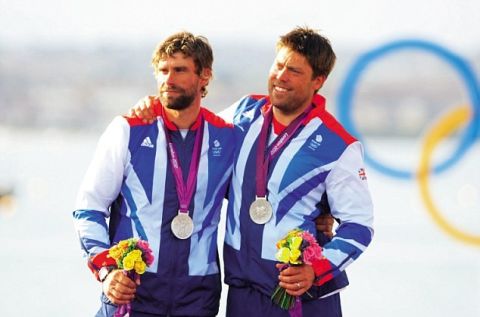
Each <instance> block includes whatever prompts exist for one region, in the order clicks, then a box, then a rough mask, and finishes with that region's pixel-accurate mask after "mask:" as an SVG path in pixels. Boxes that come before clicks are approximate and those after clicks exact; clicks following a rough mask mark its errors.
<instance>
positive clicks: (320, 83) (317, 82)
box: [313, 75, 327, 91]
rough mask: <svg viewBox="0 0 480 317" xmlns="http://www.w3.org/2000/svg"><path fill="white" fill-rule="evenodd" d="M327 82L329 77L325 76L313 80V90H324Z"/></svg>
mask: <svg viewBox="0 0 480 317" xmlns="http://www.w3.org/2000/svg"><path fill="white" fill-rule="evenodd" d="M325 80H327V76H324V75H320V76H317V77H315V78H314V79H313V88H314V89H315V91H317V90H319V89H320V88H322V86H323V83H324V82H325Z"/></svg>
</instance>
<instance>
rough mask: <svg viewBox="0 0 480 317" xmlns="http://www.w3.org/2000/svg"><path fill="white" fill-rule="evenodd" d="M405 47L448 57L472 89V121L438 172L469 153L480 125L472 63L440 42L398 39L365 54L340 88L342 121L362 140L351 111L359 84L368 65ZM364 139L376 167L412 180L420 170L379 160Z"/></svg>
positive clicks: (479, 95)
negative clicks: (398, 166) (372, 153)
mask: <svg viewBox="0 0 480 317" xmlns="http://www.w3.org/2000/svg"><path fill="white" fill-rule="evenodd" d="M402 49H403V50H405V49H417V50H423V51H427V52H429V53H432V54H433V55H436V56H438V57H439V58H440V59H443V60H445V61H446V62H447V63H448V64H450V65H451V66H452V67H453V68H454V69H455V70H456V71H457V73H458V74H459V75H460V76H461V77H462V79H463V80H464V82H465V85H466V87H467V90H468V94H469V98H470V106H471V107H472V108H473V116H472V120H471V122H470V123H469V124H468V126H467V128H466V130H465V132H464V133H463V135H462V139H461V141H460V142H459V145H458V147H457V149H456V150H455V151H454V152H453V153H452V155H451V156H450V157H449V158H447V159H445V161H443V162H441V163H440V164H438V165H437V166H435V167H434V168H433V172H434V173H438V172H441V171H443V170H445V169H447V168H448V167H450V166H451V165H453V164H454V163H456V162H457V161H458V160H459V159H460V158H461V157H462V156H463V155H464V154H465V152H466V151H467V149H468V148H469V147H470V146H471V145H472V144H473V143H474V142H475V139H476V137H477V134H478V132H479V125H480V90H479V85H478V81H477V78H476V77H475V74H474V72H473V71H472V70H471V68H470V66H469V65H468V63H467V62H466V61H464V60H463V59H462V58H461V57H460V56H458V55H456V54H454V53H452V52H451V51H449V50H447V49H445V48H443V47H441V46H439V45H437V44H433V43H430V42H427V41H423V40H416V39H412V40H399V41H394V42H391V43H388V44H386V45H383V46H380V47H378V48H376V49H373V50H371V51H369V52H367V53H365V54H363V55H361V56H360V57H359V58H358V59H357V61H356V62H355V63H354V65H353V66H352V68H351V69H350V71H349V72H348V73H347V78H346V79H345V80H344V81H343V85H342V87H341V88H340V92H339V95H338V110H339V120H340V121H341V122H342V124H343V125H344V126H345V128H346V129H347V130H349V131H350V132H351V133H352V134H353V135H355V136H356V137H357V138H359V140H361V135H360V133H359V131H358V130H357V128H356V127H355V125H354V123H353V120H352V111H351V109H352V100H353V97H354V94H355V88H356V83H357V81H358V80H359V78H360V75H361V74H362V72H364V71H365V69H366V68H367V66H369V65H370V64H371V63H372V62H373V61H374V60H376V59H378V58H379V57H382V56H384V55H387V54H389V53H392V52H394V51H396V50H402ZM361 141H362V143H363V144H364V146H365V162H367V163H368V164H370V165H371V166H372V167H373V168H375V169H376V170H378V171H380V172H382V173H384V174H387V175H389V176H393V177H396V178H403V179H411V178H413V177H414V176H415V174H416V172H411V171H408V170H401V169H396V168H393V167H389V166H387V165H385V164H382V163H380V162H379V161H377V160H375V159H374V158H373V157H372V156H370V154H369V152H368V151H367V148H366V144H365V142H363V140H361Z"/></svg>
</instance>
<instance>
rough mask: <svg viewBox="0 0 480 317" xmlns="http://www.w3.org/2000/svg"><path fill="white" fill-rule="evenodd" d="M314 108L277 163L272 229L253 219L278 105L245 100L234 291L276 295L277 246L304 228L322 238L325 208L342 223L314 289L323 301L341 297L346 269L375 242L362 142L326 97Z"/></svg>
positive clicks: (233, 195)
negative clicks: (270, 112)
mask: <svg viewBox="0 0 480 317" xmlns="http://www.w3.org/2000/svg"><path fill="white" fill-rule="evenodd" d="M312 103H313V104H314V108H313V110H311V111H310V113H309V114H308V115H307V117H306V119H305V122H304V125H302V126H301V127H300V128H299V129H298V130H297V131H296V133H295V135H294V136H293V137H292V138H291V139H290V141H289V142H288V143H287V144H286V146H285V147H284V148H283V149H282V150H281V152H280V153H279V154H278V155H277V156H276V157H275V158H274V159H273V161H272V162H271V163H270V167H269V171H268V185H267V187H268V189H267V193H268V194H267V195H268V200H269V201H270V203H271V204H272V207H273V217H272V219H270V221H269V222H267V223H266V224H264V225H259V224H256V223H254V222H253V221H252V220H251V219H250V216H249V206H250V204H251V203H252V202H253V201H254V199H255V171H256V169H255V166H256V150H257V143H258V136H259V134H260V129H261V126H262V123H263V115H262V112H264V111H266V109H268V108H269V107H271V104H270V101H269V99H268V97H267V96H258V95H257V96H253V95H252V96H247V97H244V98H243V99H241V100H240V101H239V102H238V103H237V111H236V113H235V119H234V124H235V126H236V134H237V135H236V143H237V147H236V150H235V163H234V170H233V176H232V182H231V186H230V189H229V205H228V213H227V220H226V225H227V228H226V238H225V246H224V261H225V275H226V276H225V280H226V283H227V284H229V285H231V286H235V287H240V288H241V287H251V288H254V289H256V290H257V291H259V292H261V293H263V294H265V295H266V296H270V295H271V294H272V293H273V291H274V289H275V287H276V286H277V285H278V270H277V269H276V267H275V263H278V261H277V260H276V259H275V253H276V251H277V250H276V243H277V241H279V240H280V239H281V238H283V237H284V236H285V235H286V234H287V233H288V232H289V231H290V230H292V229H294V228H297V227H299V228H302V229H305V230H308V231H310V232H311V233H313V234H315V233H316V229H315V222H314V219H315V218H316V217H317V216H318V215H319V214H320V212H321V209H322V208H323V207H324V206H328V208H329V209H330V210H331V214H332V215H333V217H335V218H336V219H338V220H339V222H340V225H339V227H338V228H337V230H336V234H335V236H334V237H333V239H332V240H331V241H328V242H327V243H325V244H324V245H323V255H324V256H325V259H324V260H322V261H320V262H319V263H316V265H314V270H315V273H316V276H317V277H318V280H317V285H319V286H318V287H312V289H311V290H310V291H309V292H310V293H312V294H313V295H314V296H315V297H317V298H318V297H321V296H327V295H329V294H333V293H335V292H338V291H339V289H341V288H343V287H344V286H346V285H347V284H348V281H347V280H346V276H343V275H342V274H343V273H342V272H344V270H345V268H346V267H347V266H348V265H349V264H351V263H352V262H353V261H355V260H356V259H357V258H358V257H359V256H360V254H361V253H362V252H363V251H364V250H365V249H366V247H367V246H368V245H369V243H370V241H371V239H372V235H373V229H372V224H373V206H372V201H371V197H370V193H369V190H368V186H367V181H366V176H365V169H364V162H363V148H362V145H361V144H360V143H359V142H358V141H357V140H355V139H354V138H353V137H352V136H350V135H349V134H348V133H347V132H346V131H345V130H344V129H343V128H342V126H341V125H340V124H339V123H338V122H337V121H336V120H335V118H334V117H333V116H332V115H330V114H329V113H328V112H327V111H326V110H325V99H324V98H323V97H322V96H320V95H315V97H314V98H313V100H312ZM271 134H273V133H271ZM273 139H274V138H272V137H271V138H270V142H271V141H272V140H273ZM307 298H308V297H307V296H304V299H307Z"/></svg>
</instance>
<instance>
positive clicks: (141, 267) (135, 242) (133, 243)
mask: <svg viewBox="0 0 480 317" xmlns="http://www.w3.org/2000/svg"><path fill="white" fill-rule="evenodd" d="M108 256H109V257H111V258H113V259H114V260H115V261H116V262H117V267H118V268H119V269H122V270H123V271H124V274H126V275H127V276H128V277H129V278H131V279H132V280H135V279H136V278H137V277H138V275H141V274H143V273H145V270H146V269H147V267H149V266H150V265H151V264H152V263H153V253H152V250H151V249H150V246H149V245H148V242H147V241H144V240H139V239H138V238H130V239H127V240H122V241H119V242H118V243H117V244H116V245H114V246H112V247H111V248H110V250H109V251H108ZM130 310H131V306H130V303H129V304H124V305H120V306H119V307H118V308H117V310H116V311H115V315H114V317H123V316H129V314H130Z"/></svg>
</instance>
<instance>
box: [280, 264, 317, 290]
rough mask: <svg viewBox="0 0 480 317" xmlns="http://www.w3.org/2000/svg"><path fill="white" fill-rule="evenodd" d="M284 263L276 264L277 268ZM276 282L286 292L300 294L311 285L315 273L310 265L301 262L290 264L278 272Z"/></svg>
mask: <svg viewBox="0 0 480 317" xmlns="http://www.w3.org/2000/svg"><path fill="white" fill-rule="evenodd" d="M284 265H285V264H281V263H279V264H276V267H277V269H279V270H280V269H281V268H282V267H283V266H284ZM278 279H279V280H280V282H279V283H278V284H279V285H280V286H281V287H283V288H284V289H285V290H286V291H287V293H288V294H290V295H292V296H300V295H302V294H303V293H305V292H306V291H308V289H309V288H310V287H312V285H313V281H314V280H315V273H314V272H313V268H312V267H311V266H310V265H306V264H302V265H300V266H290V267H288V268H286V269H285V270H283V271H281V272H280V275H279V277H278Z"/></svg>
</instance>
